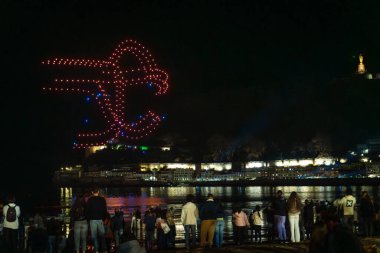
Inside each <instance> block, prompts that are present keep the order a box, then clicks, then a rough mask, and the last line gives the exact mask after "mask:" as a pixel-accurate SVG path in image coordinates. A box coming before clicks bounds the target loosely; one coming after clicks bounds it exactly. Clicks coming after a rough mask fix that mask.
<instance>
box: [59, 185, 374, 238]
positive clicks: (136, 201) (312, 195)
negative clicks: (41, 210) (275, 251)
mask: <svg viewBox="0 0 380 253" xmlns="http://www.w3.org/2000/svg"><path fill="white" fill-rule="evenodd" d="M352 189H353V192H354V195H356V197H357V198H359V196H360V192H361V191H368V192H369V194H370V195H371V196H374V198H375V199H376V200H378V201H379V186H357V187H352ZM277 190H282V191H283V192H284V195H285V197H288V196H289V195H290V193H291V192H292V191H296V192H297V193H298V194H299V196H300V198H301V200H302V202H304V200H305V199H314V200H327V201H330V202H332V201H334V200H335V199H336V198H338V197H340V196H342V194H343V193H344V191H345V187H340V186H278V187H269V186H249V187H230V186H226V187H224V186H217V187H190V186H182V187H133V188H103V189H101V193H102V194H103V195H104V196H105V198H106V201H107V206H108V211H109V212H110V213H111V214H113V213H114V208H115V207H118V208H121V209H122V210H123V212H124V214H125V218H126V220H129V219H130V218H131V214H132V212H133V210H134V209H135V208H139V209H140V211H141V213H142V214H143V213H144V212H145V211H146V210H147V209H149V208H150V207H156V206H161V207H163V208H166V207H167V206H173V207H174V209H175V221H176V228H177V239H183V226H182V224H181V222H180V215H181V208H182V205H183V204H184V203H185V199H186V195H188V194H193V195H194V196H196V202H197V203H201V202H202V201H204V198H205V196H207V194H208V193H212V194H213V195H214V196H215V197H216V198H217V199H218V200H220V201H221V202H222V203H223V204H224V207H225V208H226V211H227V214H228V219H227V221H226V223H225V235H227V236H231V234H232V224H231V209H232V206H233V205H235V204H240V205H241V206H242V207H243V209H244V210H246V211H247V212H248V213H249V212H250V211H251V210H252V209H254V208H255V206H256V205H260V206H261V207H262V209H263V208H265V207H267V206H268V204H269V203H270V200H271V197H272V196H274V195H275V193H276V192H277ZM79 192H83V189H79V188H75V189H72V188H61V201H60V204H61V207H62V214H64V215H65V216H67V215H68V213H69V210H70V209H69V206H71V204H72V202H73V201H74V200H75V197H76V195H77V194H78V193H79Z"/></svg>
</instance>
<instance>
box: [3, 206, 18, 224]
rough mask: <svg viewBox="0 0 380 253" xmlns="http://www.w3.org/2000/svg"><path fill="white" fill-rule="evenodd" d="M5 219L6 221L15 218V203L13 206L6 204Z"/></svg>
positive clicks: (14, 219) (11, 220) (12, 220)
mask: <svg viewBox="0 0 380 253" xmlns="http://www.w3.org/2000/svg"><path fill="white" fill-rule="evenodd" d="M5 219H6V220H7V221H8V222H14V221H16V219H17V214H16V205H14V206H10V205H8V210H7V215H6V216H5Z"/></svg>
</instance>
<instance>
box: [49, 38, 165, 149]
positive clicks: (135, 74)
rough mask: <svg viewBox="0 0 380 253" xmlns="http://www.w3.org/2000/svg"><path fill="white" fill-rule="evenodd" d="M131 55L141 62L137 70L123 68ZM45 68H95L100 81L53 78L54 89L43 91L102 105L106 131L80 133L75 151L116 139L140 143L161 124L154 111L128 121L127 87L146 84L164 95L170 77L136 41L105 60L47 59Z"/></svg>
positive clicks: (121, 45)
mask: <svg viewBox="0 0 380 253" xmlns="http://www.w3.org/2000/svg"><path fill="white" fill-rule="evenodd" d="M126 54H129V55H131V56H133V57H134V58H135V59H137V61H138V67H137V68H127V67H126V66H120V61H121V58H122V57H123V56H125V55H126ZM42 64H45V65H55V66H60V67H62V68H63V67H66V68H82V69H83V68H87V69H93V70H94V72H96V73H97V74H98V76H99V75H100V76H101V78H100V79H58V78H57V79H54V83H55V84H54V86H51V87H45V88H43V89H44V90H46V91H51V92H71V93H80V94H85V95H86V96H90V97H92V98H93V99H94V100H95V101H96V102H97V104H98V105H99V107H100V109H101V112H102V116H103V118H104V120H105V122H106V125H107V129H105V130H104V131H101V132H95V133H80V134H78V141H77V142H75V143H74V148H87V147H90V146H100V145H105V144H106V143H107V142H108V141H110V140H113V139H125V140H137V139H141V138H143V137H145V136H148V135H149V134H150V133H151V132H152V131H154V129H156V128H157V126H158V125H159V124H160V122H161V121H162V119H163V117H160V116H159V115H157V114H156V113H154V112H153V111H151V110H148V111H147V112H146V113H145V114H144V115H141V116H140V118H139V120H138V121H137V122H132V123H131V122H128V121H127V117H126V113H125V111H126V110H125V105H126V99H125V94H126V92H127V90H128V86H131V85H147V86H148V87H151V88H154V89H155V91H156V92H155V95H162V94H165V93H166V92H167V89H168V86H169V84H168V74H167V73H166V72H164V71H163V70H161V69H159V68H158V67H157V65H156V63H155V61H154V58H153V57H152V55H151V54H150V52H149V51H148V50H147V49H146V48H145V47H144V46H143V45H141V44H140V43H138V42H136V41H134V40H126V41H123V42H122V43H120V44H119V45H118V46H117V47H116V49H115V50H114V51H113V52H112V54H111V56H110V57H109V58H108V59H105V60H89V59H59V58H55V59H48V60H45V61H43V62H42Z"/></svg>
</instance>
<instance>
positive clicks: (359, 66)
mask: <svg viewBox="0 0 380 253" xmlns="http://www.w3.org/2000/svg"><path fill="white" fill-rule="evenodd" d="M366 72H367V71H366V69H365V66H364V63H363V55H362V54H360V55H359V65H358V71H357V73H358V74H360V75H362V74H364V73H366Z"/></svg>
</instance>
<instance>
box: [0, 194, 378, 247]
mask: <svg viewBox="0 0 380 253" xmlns="http://www.w3.org/2000/svg"><path fill="white" fill-rule="evenodd" d="M112 211H113V213H112V215H111V214H110V213H109V209H108V208H107V203H106V200H105V198H104V197H103V196H101V195H100V192H99V189H93V190H92V191H91V196H85V195H79V196H77V197H76V198H75V201H74V203H73V205H72V207H71V209H70V229H69V231H70V232H69V235H68V237H67V238H66V234H65V231H64V229H63V227H64V224H63V222H62V221H61V220H59V219H56V218H54V217H52V218H49V219H44V218H43V217H41V215H40V214H39V213H36V215H35V216H34V218H33V222H31V223H30V224H29V226H24V224H22V223H23V220H22V219H20V214H21V210H20V207H19V206H18V205H17V204H16V199H15V197H14V196H9V198H8V201H7V204H6V205H4V206H3V217H2V220H3V222H2V224H3V228H2V231H1V233H0V234H1V238H2V240H1V247H0V248H5V249H6V251H4V252H9V253H16V252H24V251H25V252H31V253H34V252H35V253H37V252H38V253H39V252H47V253H53V252H54V253H58V252H75V253H79V252H82V253H84V252H96V253H98V252H102V253H104V252H108V253H110V252H117V253H126V252H137V253H144V252H151V251H153V250H155V249H158V250H165V249H170V248H175V246H176V234H177V228H176V220H177V224H178V223H179V221H180V223H181V224H182V225H183V228H184V237H185V247H186V250H188V251H190V250H191V249H194V248H196V247H202V248H211V247H215V248H220V247H223V245H225V239H226V237H225V226H226V222H229V221H230V220H231V222H232V228H233V240H232V241H233V243H234V244H236V245H241V244H247V243H253V242H255V243H262V242H263V238H265V239H266V241H271V242H279V243H288V242H293V243H297V242H300V241H302V240H306V239H308V240H310V252H313V253H319V252H341V251H339V250H342V247H343V248H344V247H345V246H347V247H350V249H351V250H352V249H354V248H355V247H357V251H350V252H361V251H360V250H361V249H362V248H361V246H360V241H359V240H358V239H357V236H356V235H357V234H361V235H363V236H367V237H371V236H374V235H375V234H376V235H379V229H380V228H379V223H380V221H379V206H378V204H377V202H376V201H373V199H371V197H370V196H369V194H368V192H366V191H363V192H362V194H361V197H360V199H359V200H358V201H357V200H356V198H355V197H354V196H353V195H352V190H351V189H350V188H347V191H346V194H345V195H344V196H342V197H341V198H338V199H336V200H335V201H334V202H332V203H329V202H327V201H315V200H311V199H310V200H309V199H306V200H304V202H302V201H301V199H300V197H299V196H298V194H297V192H292V193H291V194H290V195H289V197H288V198H285V196H284V194H283V192H282V191H281V190H279V191H277V193H276V196H274V198H273V200H272V201H271V202H270V203H269V205H267V206H265V207H261V206H260V205H257V206H255V208H254V209H253V210H248V209H244V208H243V206H240V205H238V204H237V205H234V206H233V207H232V212H231V214H230V213H229V211H228V212H227V211H226V210H225V207H224V205H223V203H222V202H221V201H218V200H216V199H214V196H213V194H211V193H209V194H208V195H207V198H206V199H205V200H204V201H195V196H193V195H188V196H186V203H184V205H183V206H182V208H181V210H180V217H178V215H177V217H176V215H175V214H176V210H175V209H174V208H173V206H171V207H169V208H167V209H162V208H161V207H152V208H149V209H148V210H146V212H145V213H144V214H142V213H141V212H140V210H139V209H137V208H136V209H135V210H134V211H133V214H132V217H131V219H130V220H129V221H128V222H126V220H125V215H124V213H123V211H122V210H121V209H120V208H119V207H116V208H114V210H112ZM177 211H179V210H177ZM177 213H178V214H179V212H177ZM23 229H26V230H27V231H24V230H23ZM23 234H26V235H27V237H26V238H25V243H24V244H22V243H21V242H22V241H24V240H23V237H22V235H23ZM331 238H334V240H332V239H331ZM344 238H346V240H347V239H348V238H350V239H349V242H347V243H346V244H345V246H342V245H341V246H339V249H338V248H337V249H335V250H334V247H337V246H336V245H335V244H334V242H339V240H344ZM331 250H332V251H331Z"/></svg>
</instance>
